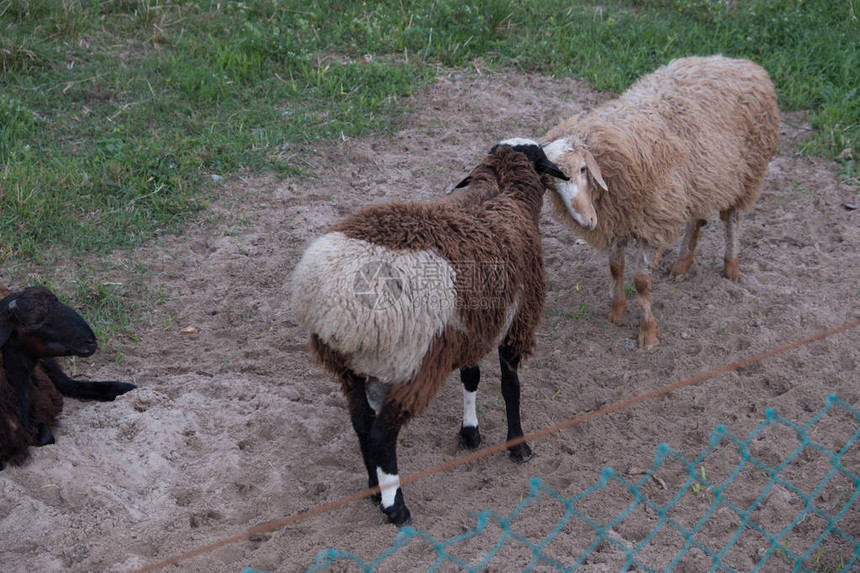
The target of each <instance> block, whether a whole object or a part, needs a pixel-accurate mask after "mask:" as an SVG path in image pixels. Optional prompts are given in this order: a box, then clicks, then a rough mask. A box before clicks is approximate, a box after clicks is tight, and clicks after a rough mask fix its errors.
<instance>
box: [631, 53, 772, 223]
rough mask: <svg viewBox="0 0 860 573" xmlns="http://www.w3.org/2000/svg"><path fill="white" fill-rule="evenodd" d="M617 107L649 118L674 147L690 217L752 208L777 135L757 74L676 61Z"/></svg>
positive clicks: (737, 66)
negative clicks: (633, 108) (628, 109)
mask: <svg viewBox="0 0 860 573" xmlns="http://www.w3.org/2000/svg"><path fill="white" fill-rule="evenodd" d="M619 104H620V105H625V104H626V105H629V106H631V107H636V108H638V109H639V110H641V113H642V114H644V115H648V116H653V117H654V118H655V119H654V120H653V121H654V122H655V123H660V124H662V127H663V128H664V129H665V132H666V133H667V134H668V135H669V137H670V138H671V139H672V146H673V147H676V149H675V150H673V156H674V157H676V158H678V160H677V165H678V168H679V170H680V173H679V175H682V176H683V181H684V182H685V191H686V193H688V194H689V196H690V201H689V210H690V212H689V213H688V214H689V216H691V217H697V218H704V217H707V216H708V215H709V214H711V213H712V212H713V211H714V210H717V209H725V208H728V207H735V208H738V209H741V210H748V209H749V208H751V207H752V205H753V203H754V202H755V200H756V199H757V198H758V193H759V190H760V188H761V183H762V180H763V177H764V173H765V170H766V168H767V165H768V163H769V162H770V160H771V159H772V158H773V156H774V154H775V153H776V149H777V141H778V132H779V109H778V107H777V101H776V93H775V91H774V88H773V84H772V83H771V81H770V78H769V77H768V74H767V72H766V71H765V70H764V69H763V68H761V67H760V66H758V65H756V64H754V63H752V62H750V61H748V60H740V59H731V58H725V57H722V56H712V57H691V58H681V59H678V60H674V61H673V62H671V63H669V64H668V65H666V66H664V67H662V68H659V69H658V70H657V71H655V72H654V73H653V74H650V75H648V76H644V77H643V78H641V79H640V80H639V81H637V82H636V83H634V84H633V86H631V88H630V89H629V90H628V91H627V92H625V93H624V94H622V96H621V97H620V98H619Z"/></svg>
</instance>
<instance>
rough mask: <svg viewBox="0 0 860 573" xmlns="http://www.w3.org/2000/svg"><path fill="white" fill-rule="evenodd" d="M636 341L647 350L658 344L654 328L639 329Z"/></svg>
mask: <svg viewBox="0 0 860 573" xmlns="http://www.w3.org/2000/svg"><path fill="white" fill-rule="evenodd" d="M636 343H637V344H638V345H639V348H642V349H644V350H649V349H651V348H654V347H655V346H657V345H658V344H660V341H659V340H658V339H657V330H656V328H655V329H654V332H651V331H649V330H644V331H643V330H640V331H639V338H638V339H637V340H636Z"/></svg>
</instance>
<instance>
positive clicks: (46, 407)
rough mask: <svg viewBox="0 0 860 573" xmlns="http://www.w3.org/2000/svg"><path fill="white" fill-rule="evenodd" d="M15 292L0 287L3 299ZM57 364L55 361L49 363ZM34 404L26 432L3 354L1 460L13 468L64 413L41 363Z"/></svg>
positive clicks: (35, 378) (34, 386) (35, 375)
mask: <svg viewBox="0 0 860 573" xmlns="http://www.w3.org/2000/svg"><path fill="white" fill-rule="evenodd" d="M10 294H12V291H11V290H9V289H7V288H4V287H2V286H0V299H3V298H5V297H7V296H8V295H10ZM46 360H53V359H50V358H49V359H46ZM30 382H31V384H32V390H31V391H32V402H31V407H30V422H31V424H30V428H29V430H28V429H25V428H24V427H23V426H22V425H21V423H20V420H19V416H18V412H17V411H16V409H15V405H16V404H17V396H16V394H15V392H14V390H13V389H12V387H11V386H10V385H9V383H8V381H7V378H6V370H5V368H4V364H3V355H2V353H0V459H3V460H7V461H9V462H10V463H12V464H20V463H23V462H24V461H25V460H26V459H27V458H28V457H29V455H30V454H29V447H30V446H34V445H36V443H37V437H38V434H37V428H38V427H39V424H46V425H47V426H48V427H52V426H55V425H56V423H57V418H58V417H59V415H60V413H61V412H62V410H63V396H62V395H61V394H60V393H59V392H58V391H57V389H56V388H55V387H54V384H53V383H52V382H51V380H50V378H48V374H47V373H46V372H45V370H44V368H43V367H42V366H41V361H40V362H39V363H37V365H36V368H35V369H34V370H33V371H32V372H31V373H30Z"/></svg>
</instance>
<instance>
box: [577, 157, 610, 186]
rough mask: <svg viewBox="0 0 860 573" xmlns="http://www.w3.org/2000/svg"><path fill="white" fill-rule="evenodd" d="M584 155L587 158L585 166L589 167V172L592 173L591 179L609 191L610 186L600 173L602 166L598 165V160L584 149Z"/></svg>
mask: <svg viewBox="0 0 860 573" xmlns="http://www.w3.org/2000/svg"><path fill="white" fill-rule="evenodd" d="M582 154H583V155H584V156H585V166H586V167H588V172H589V173H591V177H593V178H594V180H595V181H597V184H598V185H600V186H601V187H603V190H604V191H609V186H608V185H607V184H606V181H604V180H603V174H602V173H601V172H600V166H599V165H598V164H597V160H596V159H595V158H594V156H593V155H592V154H591V152H590V151H589V150H587V149H583V150H582Z"/></svg>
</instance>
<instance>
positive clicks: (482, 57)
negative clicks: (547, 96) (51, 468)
mask: <svg viewBox="0 0 860 573" xmlns="http://www.w3.org/2000/svg"><path fill="white" fill-rule="evenodd" d="M852 6H853V5H852V3H851V2H850V1H848V0H835V1H834V0H748V1H745V2H721V1H719V0H613V1H609V2H601V3H597V2H585V3H570V2H567V1H566V0H535V1H534V2H529V3H518V2H514V1H513V0H477V1H475V2H468V3H464V2H457V1H453V0H438V1H434V2H418V1H417V0H381V1H378V2H352V1H347V0H334V1H328V2H320V1H314V0H311V1H302V2H299V1H298V0H283V1H276V0H248V1H245V2H217V1H210V0H200V1H189V0H173V1H171V0H107V1H103V2H96V1H94V0H60V1H55V0H0V82H2V86H3V88H2V90H0V264H2V265H10V263H11V262H12V261H16V264H20V265H22V267H23V268H26V269H32V268H34V267H39V268H42V269H44V272H46V273H48V272H49V268H48V267H49V266H50V265H52V264H53V263H55V262H56V261H58V260H64V259H67V258H70V257H76V256H79V255H81V254H83V253H94V254H96V255H99V254H104V253H107V252H110V251H111V250H114V249H117V248H130V247H134V246H136V245H139V244H141V243H142V242H144V241H146V240H148V239H150V238H152V237H154V236H156V235H158V234H161V233H169V232H175V231H179V230H180V229H181V228H182V227H183V225H185V224H187V223H188V221H189V220H191V219H192V218H193V217H195V216H196V213H197V212H198V211H200V210H201V209H203V208H205V207H206V206H207V205H208V204H209V202H210V201H211V200H212V199H214V198H216V197H217V196H218V192H219V190H218V187H217V186H215V185H213V184H212V181H213V178H212V175H217V176H219V177H222V178H223V177H229V175H230V174H231V173H234V172H238V171H242V170H251V171H255V170H270V171H273V172H276V173H279V174H281V175H285V176H299V175H302V174H303V167H302V166H303V165H305V163H304V161H303V159H304V158H303V157H302V154H303V152H304V151H303V150H305V149H307V148H309V147H311V145H309V144H311V143H313V142H317V141H321V140H330V139H334V138H339V137H341V136H360V135H362V134H365V133H368V132H371V131H372V132H382V133H385V132H388V131H390V130H392V129H394V128H396V126H397V125H398V124H399V121H400V119H401V117H402V114H403V112H404V107H403V105H402V103H401V100H402V98H403V97H404V96H407V95H409V94H411V93H413V92H414V91H415V90H417V89H420V88H421V87H422V86H423V85H425V84H426V83H427V82H429V81H431V80H432V79H433V77H435V75H436V74H437V73H438V70H439V69H440V66H449V67H450V66H453V67H461V68H473V67H479V68H487V67H490V68H497V69H504V68H507V69H510V68H516V69H520V70H525V71H531V72H537V73H544V74H551V75H555V76H559V77H566V76H583V77H586V78H588V79H589V80H591V81H592V82H593V83H594V85H595V86H596V87H597V88H598V89H601V90H613V91H616V92H617V91H621V90H623V89H625V88H626V87H627V86H629V85H630V83H631V82H633V81H634V80H635V79H636V78H637V77H639V76H640V75H642V74H644V73H647V72H650V71H652V70H653V69H654V68H656V67H657V66H659V65H661V64H664V63H666V62H667V61H668V60H670V59H672V58H675V57H679V56H685V55H692V54H711V53H717V52H719V53H723V54H725V55H729V56H738V57H748V58H751V59H753V60H755V61H757V62H759V63H760V64H762V65H763V66H764V67H765V68H766V69H768V71H769V72H770V74H771V76H772V78H773V80H774V82H775V84H776V86H777V92H778V95H779V98H780V105H781V106H782V108H783V109H786V110H789V109H808V110H810V112H811V122H812V125H813V127H814V128H815V137H814V138H812V139H811V140H810V141H809V143H808V144H807V146H806V147H805V148H804V150H803V151H805V152H808V153H815V154H822V155H824V156H827V157H831V158H832V157H836V156H839V155H840V154H841V155H842V157H843V162H844V163H843V165H844V166H845V168H844V169H843V171H844V172H845V173H847V174H848V177H849V178H850V177H853V178H854V180H856V171H855V170H854V164H853V163H851V161H852V160H851V157H852V156H853V157H856V156H857V154H858V152H860V143H858V142H860V94H858V87H860V85H858V84H860V74H858V73H857V70H858V69H860V55H858V50H860V24H858V21H857V19H856V18H855V17H854V16H855V15H854V14H852V11H851V10H852ZM846 149H847V150H849V153H844V150H846ZM845 158H847V159H845ZM15 268H17V266H16V267H15ZM23 276H24V275H22V274H19V275H17V276H15V277H12V278H17V279H19V280H20V279H21V278H22V277H23ZM13 282H14V281H13ZM81 296H83V293H81ZM83 302H85V301H83Z"/></svg>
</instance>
